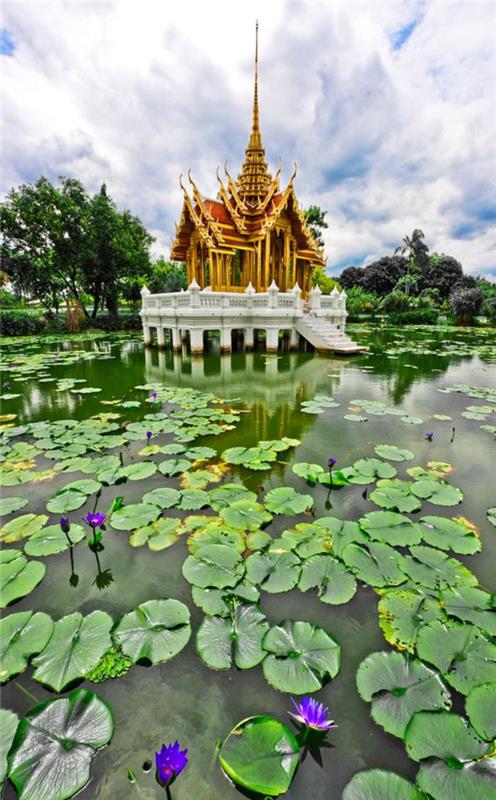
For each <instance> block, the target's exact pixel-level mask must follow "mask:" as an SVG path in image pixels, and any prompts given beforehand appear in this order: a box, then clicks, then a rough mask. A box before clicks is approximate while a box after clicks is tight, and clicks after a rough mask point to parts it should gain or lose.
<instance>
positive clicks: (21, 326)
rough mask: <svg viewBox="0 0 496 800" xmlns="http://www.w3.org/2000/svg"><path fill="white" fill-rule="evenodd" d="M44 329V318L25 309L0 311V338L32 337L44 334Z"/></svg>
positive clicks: (45, 325)
mask: <svg viewBox="0 0 496 800" xmlns="http://www.w3.org/2000/svg"><path fill="white" fill-rule="evenodd" d="M46 327H47V324H46V319H45V318H44V317H41V316H38V315H37V314H36V313H33V312H32V311H29V310H27V309H26V310H24V309H12V310H10V309H9V310H7V311H4V310H2V314H1V328H0V332H1V335H2V336H34V335H35V334H37V333H45V331H46Z"/></svg>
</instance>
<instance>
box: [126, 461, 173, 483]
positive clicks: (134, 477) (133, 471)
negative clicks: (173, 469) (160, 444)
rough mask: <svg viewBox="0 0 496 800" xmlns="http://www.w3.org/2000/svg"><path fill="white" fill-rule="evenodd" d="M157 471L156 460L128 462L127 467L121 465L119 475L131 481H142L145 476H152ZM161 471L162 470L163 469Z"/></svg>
mask: <svg viewBox="0 0 496 800" xmlns="http://www.w3.org/2000/svg"><path fill="white" fill-rule="evenodd" d="M162 463H164V462H162ZM160 466H161V465H160ZM160 466H159V469H160ZM156 471H157V465H156V464H155V462H154V461H138V462H137V463H134V464H128V466H127V467H121V468H120V469H119V475H120V476H122V477H124V478H127V479H128V480H130V481H142V480H144V479H145V478H150V477H151V476H152V475H155V473H156ZM160 471H161V472H162V470H160ZM166 474H167V473H164V475H166Z"/></svg>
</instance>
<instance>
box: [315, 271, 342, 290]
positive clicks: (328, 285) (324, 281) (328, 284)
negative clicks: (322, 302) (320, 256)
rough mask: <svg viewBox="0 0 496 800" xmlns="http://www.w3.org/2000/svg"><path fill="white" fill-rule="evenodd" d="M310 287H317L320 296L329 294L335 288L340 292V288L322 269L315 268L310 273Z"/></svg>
mask: <svg viewBox="0 0 496 800" xmlns="http://www.w3.org/2000/svg"><path fill="white" fill-rule="evenodd" d="M312 286H318V287H319V289H320V290H321V292H322V294H330V293H331V292H332V290H333V289H334V288H335V287H336V288H337V289H339V290H341V286H340V285H339V283H338V282H337V280H336V279H335V278H331V276H330V275H328V274H327V272H326V271H325V269H324V267H315V269H314V271H313V272H312Z"/></svg>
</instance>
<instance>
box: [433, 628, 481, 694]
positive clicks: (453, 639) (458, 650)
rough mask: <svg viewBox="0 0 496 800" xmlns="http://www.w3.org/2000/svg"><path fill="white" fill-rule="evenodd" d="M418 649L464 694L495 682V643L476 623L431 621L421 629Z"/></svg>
mask: <svg viewBox="0 0 496 800" xmlns="http://www.w3.org/2000/svg"><path fill="white" fill-rule="evenodd" d="M417 652H418V655H419V658H421V659H422V660H423V661H427V662H428V663H429V664H433V665H434V666H435V667H436V668H437V669H438V670H439V671H440V672H441V673H442V675H443V676H444V678H445V679H446V680H447V681H448V683H449V684H450V685H451V686H453V687H454V688H455V689H456V690H457V691H458V692H460V693H461V694H468V693H469V692H470V690H471V689H473V688H474V686H478V685H479V684H481V683H487V682H491V683H493V682H496V645H494V644H493V643H492V642H491V641H490V640H489V639H488V638H487V637H486V636H485V635H484V634H483V633H482V631H480V630H479V629H478V628H475V627H474V626H473V625H467V624H465V625H464V624H462V623H460V622H451V621H450V622H435V621H434V622H431V623H430V624H429V625H426V626H424V627H423V628H422V629H421V630H420V631H419V634H418V636H417Z"/></svg>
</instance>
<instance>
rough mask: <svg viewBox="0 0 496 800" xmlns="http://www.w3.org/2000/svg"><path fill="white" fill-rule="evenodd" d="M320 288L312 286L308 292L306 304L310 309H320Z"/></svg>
mask: <svg viewBox="0 0 496 800" xmlns="http://www.w3.org/2000/svg"><path fill="white" fill-rule="evenodd" d="M321 297H322V289H321V288H320V286H314V287H313V289H310V292H309V293H308V306H309V308H310V311H311V312H312V311H320V307H321Z"/></svg>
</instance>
